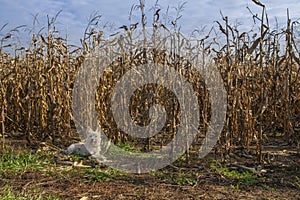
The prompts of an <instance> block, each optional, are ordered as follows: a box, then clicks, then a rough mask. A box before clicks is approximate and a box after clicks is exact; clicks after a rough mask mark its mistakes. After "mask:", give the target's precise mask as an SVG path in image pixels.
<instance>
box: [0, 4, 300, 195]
mask: <svg viewBox="0 0 300 200" xmlns="http://www.w3.org/2000/svg"><path fill="white" fill-rule="evenodd" d="M155 14H156V16H157V15H158V14H159V11H158V10H156V13H155ZM56 17H57V16H56ZM56 17H53V18H49V20H48V24H47V29H46V31H44V30H41V31H40V32H37V33H33V34H32V39H31V41H30V43H29V44H28V46H24V47H23V46H18V45H17V44H16V42H15V35H14V34H15V33H16V32H21V31H22V27H17V28H16V29H14V30H11V31H7V32H5V30H6V29H5V25H4V26H3V27H2V28H1V29H0V33H1V35H2V38H0V39H1V43H0V79H1V81H0V94H1V95H0V135H1V137H2V144H3V145H2V146H3V147H5V145H6V144H10V140H16V139H17V140H19V139H22V140H25V143H26V144H27V146H29V147H35V148H40V147H42V146H43V145H45V144H48V145H51V146H56V147H57V148H62V149H63V148H66V147H67V146H68V145H70V144H71V143H73V142H74V141H77V140H78V134H77V132H76V128H75V123H74V121H73V113H72V91H73V87H74V81H75V78H76V75H77V73H78V71H79V69H80V67H81V64H82V63H83V61H84V59H85V57H86V56H87V55H88V53H90V52H91V51H93V50H94V49H95V48H96V47H97V46H99V45H101V43H102V42H103V41H104V38H103V31H105V30H103V29H102V28H101V27H98V26H97V24H98V23H97V21H99V20H100V16H95V17H94V18H92V19H91V21H90V23H89V25H88V27H87V29H86V32H85V37H84V38H83V39H82V40H81V44H82V47H77V46H74V45H71V44H69V42H68V38H64V37H62V36H61V35H59V31H58V30H56V27H55V23H56ZM250 17H253V20H254V22H255V25H254V26H253V27H254V28H253V30H248V31H245V32H243V31H240V30H238V26H235V25H232V24H231V22H230V18H229V17H225V16H222V19H221V20H220V21H217V22H216V24H215V25H214V26H213V27H212V28H211V30H210V31H209V32H207V33H206V34H205V35H204V36H202V38H201V39H200V40H199V46H198V48H199V52H201V53H202V56H203V60H206V58H208V57H209V58H213V59H210V62H211V63H210V64H211V65H215V66H217V68H218V70H219V72H220V74H221V76H222V78H223V82H224V87H225V89H226V92H227V103H228V104H227V113H226V119H224V120H225V122H224V124H225V125H224V127H223V131H222V134H221V136H220V138H219V140H218V144H217V145H216V146H215V147H214V152H212V154H214V157H215V158H216V159H217V158H220V160H221V162H222V163H228V162H232V160H234V159H237V160H238V158H236V155H239V156H240V154H238V153H236V152H237V151H241V152H243V153H241V154H245V152H248V154H249V157H251V162H254V163H260V164H263V163H268V164H270V165H272V158H273V157H270V156H272V155H271V154H270V153H267V150H268V148H269V147H270V146H272V147H274V146H275V148H276V147H278V148H281V147H282V146H287V147H289V150H290V151H291V152H294V153H295V155H297V156H298V157H297V156H296V158H298V159H296V161H295V163H296V162H298V167H297V168H296V169H297V170H296V171H295V172H296V173H297V174H298V175H297V174H295V176H298V177H300V175H299V164H300V163H299V162H300V160H299V155H300V152H299V151H300V52H299V48H300V42H299V41H300V40H299V39H300V32H299V31H298V29H297V28H299V26H298V22H297V21H291V19H290V16H287V23H286V25H285V28H284V29H280V30H276V29H275V30H274V29H272V28H271V27H270V25H269V24H268V18H267V15H266V14H265V10H264V7H262V13H261V16H257V15H256V16H255V15H253V16H250ZM58 20H59V18H58ZM141 24H142V25H141V26H142V27H143V26H146V24H144V21H143V20H142V23H141ZM154 26H161V27H164V28H165V29H170V30H171V29H175V30H176V29H178V27H177V24H176V23H173V25H168V24H164V23H162V22H161V21H154V23H153V27H154ZM99 30H100V31H99ZM147 58H151V59H153V60H154V61H155V62H156V63H163V62H166V63H167V65H168V66H169V67H171V68H174V69H175V70H176V71H177V72H179V73H181V74H182V75H183V76H184V77H185V78H186V79H187V80H188V82H189V83H190V84H191V85H192V87H193V90H194V91H197V98H198V103H199V105H200V108H201V110H200V111H199V113H200V116H201V120H200V123H199V127H198V129H199V133H198V135H197V138H196V139H195V141H194V143H193V145H192V147H190V148H189V150H190V152H187V153H186V155H185V157H184V163H185V164H183V165H184V166H185V168H186V167H188V166H192V165H193V164H194V161H193V156H192V155H193V152H197V150H198V149H199V145H200V144H201V141H202V139H203V137H204V136H205V131H206V129H207V122H209V120H210V117H211V116H210V94H209V91H208V90H207V89H206V86H205V84H204V81H203V78H202V77H201V75H200V74H199V73H198V72H197V71H195V70H194V69H193V68H191V67H190V66H189V65H188V63H184V62H182V59H181V58H180V57H178V56H176V55H166V54H164V53H163V52H160V51H156V50H155V49H152V50H151V51H150V52H146V51H145V50H143V49H141V48H139V47H136V51H134V53H133V54H130V53H128V54H124V55H122V56H120V57H119V58H116V60H115V61H114V62H113V63H111V65H110V67H109V68H108V70H107V71H105V73H104V75H103V77H101V80H100V81H99V86H98V89H97V93H96V98H95V107H96V110H97V115H98V116H97V117H98V123H99V124H100V126H101V127H102V128H103V130H104V132H105V134H106V135H107V136H108V137H109V138H110V139H111V141H112V142H113V143H115V144H130V145H131V146H134V148H135V149H138V150H139V151H144V152H148V151H151V150H153V149H156V148H158V147H160V146H163V145H165V144H166V143H167V142H169V141H170V140H171V139H172V137H173V136H174V133H176V130H177V127H178V124H180V115H181V113H180V107H179V103H178V101H177V100H176V98H175V97H174V95H173V94H172V92H171V91H169V90H167V89H166V88H164V87H162V86H160V85H155V84H148V85H145V86H144V87H143V88H139V89H138V90H137V91H136V92H135V93H134V96H133V97H132V101H131V103H130V112H131V114H132V116H133V118H134V120H135V121H136V123H137V124H139V125H147V123H148V120H149V119H148V113H149V108H150V107H151V106H152V105H153V104H154V103H156V104H161V105H163V106H164V107H165V110H166V113H167V122H166V124H165V126H164V128H163V129H162V130H161V131H160V132H159V134H157V135H155V136H153V137H150V138H147V139H139V138H134V137H132V136H130V135H128V134H126V133H124V132H123V131H122V130H121V129H120V128H119V127H118V126H117V124H116V122H115V121H114V118H113V115H112V111H111V107H110V105H111V99H110V98H111V95H112V92H113V89H114V87H115V85H116V83H117V81H118V80H119V79H120V78H121V77H122V76H123V75H124V74H125V73H126V72H127V71H128V70H130V69H131V68H132V67H134V66H137V65H140V64H143V63H145V62H147ZM148 94H152V95H151V98H149V95H148ZM248 154H247V155H248ZM293 155H294V154H293ZM140 179H142V177H138V178H135V181H137V182H138V181H139V180H140ZM60 184H63V183H60ZM105 184H106V183H105ZM130 184H131V185H134V184H135V183H134V182H131V183H130ZM198 184H200V183H198ZM298 184H300V183H299V182H298ZM116 187H120V185H118V186H116ZM166 187H170V188H171V186H170V185H168V186H166ZM299 189H300V187H299V186H298V191H299ZM138 190H142V189H141V188H139V189H138ZM208 190H209V189H208ZM143 191H144V190H143ZM144 192H145V191H144ZM152 192H153V191H152ZM234 195H235V194H234ZM65 197H66V198H67V197H70V196H67V195H66V196H65ZM184 197H186V196H184ZM124 198H125V197H124ZM153 198H158V197H157V196H156V197H153ZM166 198H167V197H166ZM220 198H222V197H220ZM236 198H238V196H236ZM274 198H275V197H274ZM298 198H299V196H298ZM133 199H134V198H133ZM137 199H138V198H137Z"/></svg>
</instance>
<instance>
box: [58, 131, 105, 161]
mask: <svg viewBox="0 0 300 200" xmlns="http://www.w3.org/2000/svg"><path fill="white" fill-rule="evenodd" d="M102 146H104V144H103V141H102V138H101V135H100V131H99V130H98V129H97V130H96V131H93V130H92V129H91V128H88V129H87V137H86V139H85V142H79V143H75V144H72V145H70V146H69V147H68V148H67V149H66V150H65V151H64V153H66V154H74V153H77V154H80V155H82V156H89V155H92V156H93V157H96V158H100V159H104V157H103V154H104V153H106V151H107V150H108V148H109V147H110V141H109V140H108V142H107V144H106V145H105V146H104V147H102Z"/></svg>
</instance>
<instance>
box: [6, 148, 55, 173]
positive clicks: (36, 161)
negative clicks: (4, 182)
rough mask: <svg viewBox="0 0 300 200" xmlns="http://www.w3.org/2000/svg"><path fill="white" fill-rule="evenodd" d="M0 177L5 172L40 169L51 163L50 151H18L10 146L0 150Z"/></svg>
mask: <svg viewBox="0 0 300 200" xmlns="http://www.w3.org/2000/svg"><path fill="white" fill-rule="evenodd" d="M0 155H1V156H0V177H1V176H4V175H5V174H6V173H17V174H18V173H24V172H26V171H35V170H42V169H44V168H45V167H46V166H47V167H48V166H49V165H50V164H51V160H53V159H51V158H52V157H53V155H52V154H51V153H45V152H39V153H33V152H18V151H15V150H13V149H11V148H8V149H5V150H0Z"/></svg>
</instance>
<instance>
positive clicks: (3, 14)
mask: <svg viewBox="0 0 300 200" xmlns="http://www.w3.org/2000/svg"><path fill="white" fill-rule="evenodd" d="M0 2H1V4H0V5H1V6H0V27H1V26H2V25H4V24H5V23H9V24H8V26H7V27H6V30H9V29H10V28H13V27H16V26H18V25H23V24H24V25H27V28H28V29H31V28H32V26H33V25H32V23H33V19H34V15H36V14H38V19H39V22H40V25H37V27H36V29H38V28H40V27H42V26H46V16H47V14H48V15H49V16H55V14H56V13H57V12H58V11H60V10H62V13H61V14H60V15H59V17H58V20H57V27H58V29H59V31H60V32H61V33H63V34H66V33H67V34H68V37H69V39H70V41H71V43H74V44H79V39H80V38H82V37H83V32H84V29H85V27H86V25H87V23H88V19H89V16H90V15H91V14H92V13H95V12H98V14H100V15H102V18H101V22H102V24H105V23H106V22H110V23H111V24H113V25H114V26H113V27H114V29H117V28H118V27H120V26H122V25H123V24H130V22H129V21H128V16H129V12H130V9H131V7H132V5H133V4H138V2H139V1H138V0H134V1H128V0H98V1H97V0H51V1H50V0H28V1H23V0H0ZM155 2H156V0H146V10H147V11H148V14H149V15H148V21H151V20H152V17H151V16H152V14H151V13H153V11H151V10H150V9H151V8H152V7H153V6H154V4H155ZM182 2H184V0H180V1H179V0H173V1H172V0H160V1H159V2H158V4H159V7H161V8H162V13H165V11H166V9H167V7H168V5H169V6H170V15H171V16H172V15H173V16H174V14H175V11H174V9H173V7H177V5H178V4H179V3H182ZM186 2H187V3H186V5H185V8H184V11H183V12H182V15H183V17H182V18H181V21H180V22H181V27H182V32H184V33H185V34H189V33H190V32H191V31H192V30H194V29H196V28H201V27H203V26H208V27H211V26H212V25H213V23H214V21H215V20H221V17H220V11H222V13H223V15H225V16H229V19H230V21H231V23H232V24H233V23H234V22H235V21H236V20H238V21H239V22H240V23H241V27H242V28H245V29H246V30H247V29H250V28H251V27H250V26H249V24H252V23H251V14H250V13H249V11H248V10H247V8H246V7H247V6H248V7H250V8H251V10H252V11H253V12H254V13H258V14H259V13H260V12H261V11H260V8H259V7H258V6H256V5H255V4H254V3H253V2H252V1H251V0H222V1H221V0H186ZM261 2H262V3H264V4H265V5H266V6H267V13H268V16H269V19H270V22H271V24H273V25H274V24H275V23H274V22H275V17H277V19H278V22H279V25H280V26H283V25H284V24H285V22H286V9H287V8H289V10H290V16H291V17H292V19H298V18H300V1H299V0H276V1H274V0H261ZM139 16H140V15H139V13H138V12H137V11H136V12H134V13H133V17H132V22H137V21H139V20H140V18H139ZM0 34H2V35H3V34H5V30H2V32H0ZM0 36H1V35H0Z"/></svg>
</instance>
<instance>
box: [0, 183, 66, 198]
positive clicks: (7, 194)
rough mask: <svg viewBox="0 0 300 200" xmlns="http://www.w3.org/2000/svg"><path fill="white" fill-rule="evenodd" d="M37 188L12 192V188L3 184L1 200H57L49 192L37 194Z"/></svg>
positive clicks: (0, 193)
mask: <svg viewBox="0 0 300 200" xmlns="http://www.w3.org/2000/svg"><path fill="white" fill-rule="evenodd" d="M39 193H40V192H39V190H38V189H36V190H34V191H32V190H30V191H26V192H22V193H21V192H13V189H12V188H11V187H9V186H4V187H3V188H2V189H1V192H0V199H1V200H59V199H60V198H59V197H58V196H54V195H49V194H44V195H42V194H39Z"/></svg>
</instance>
